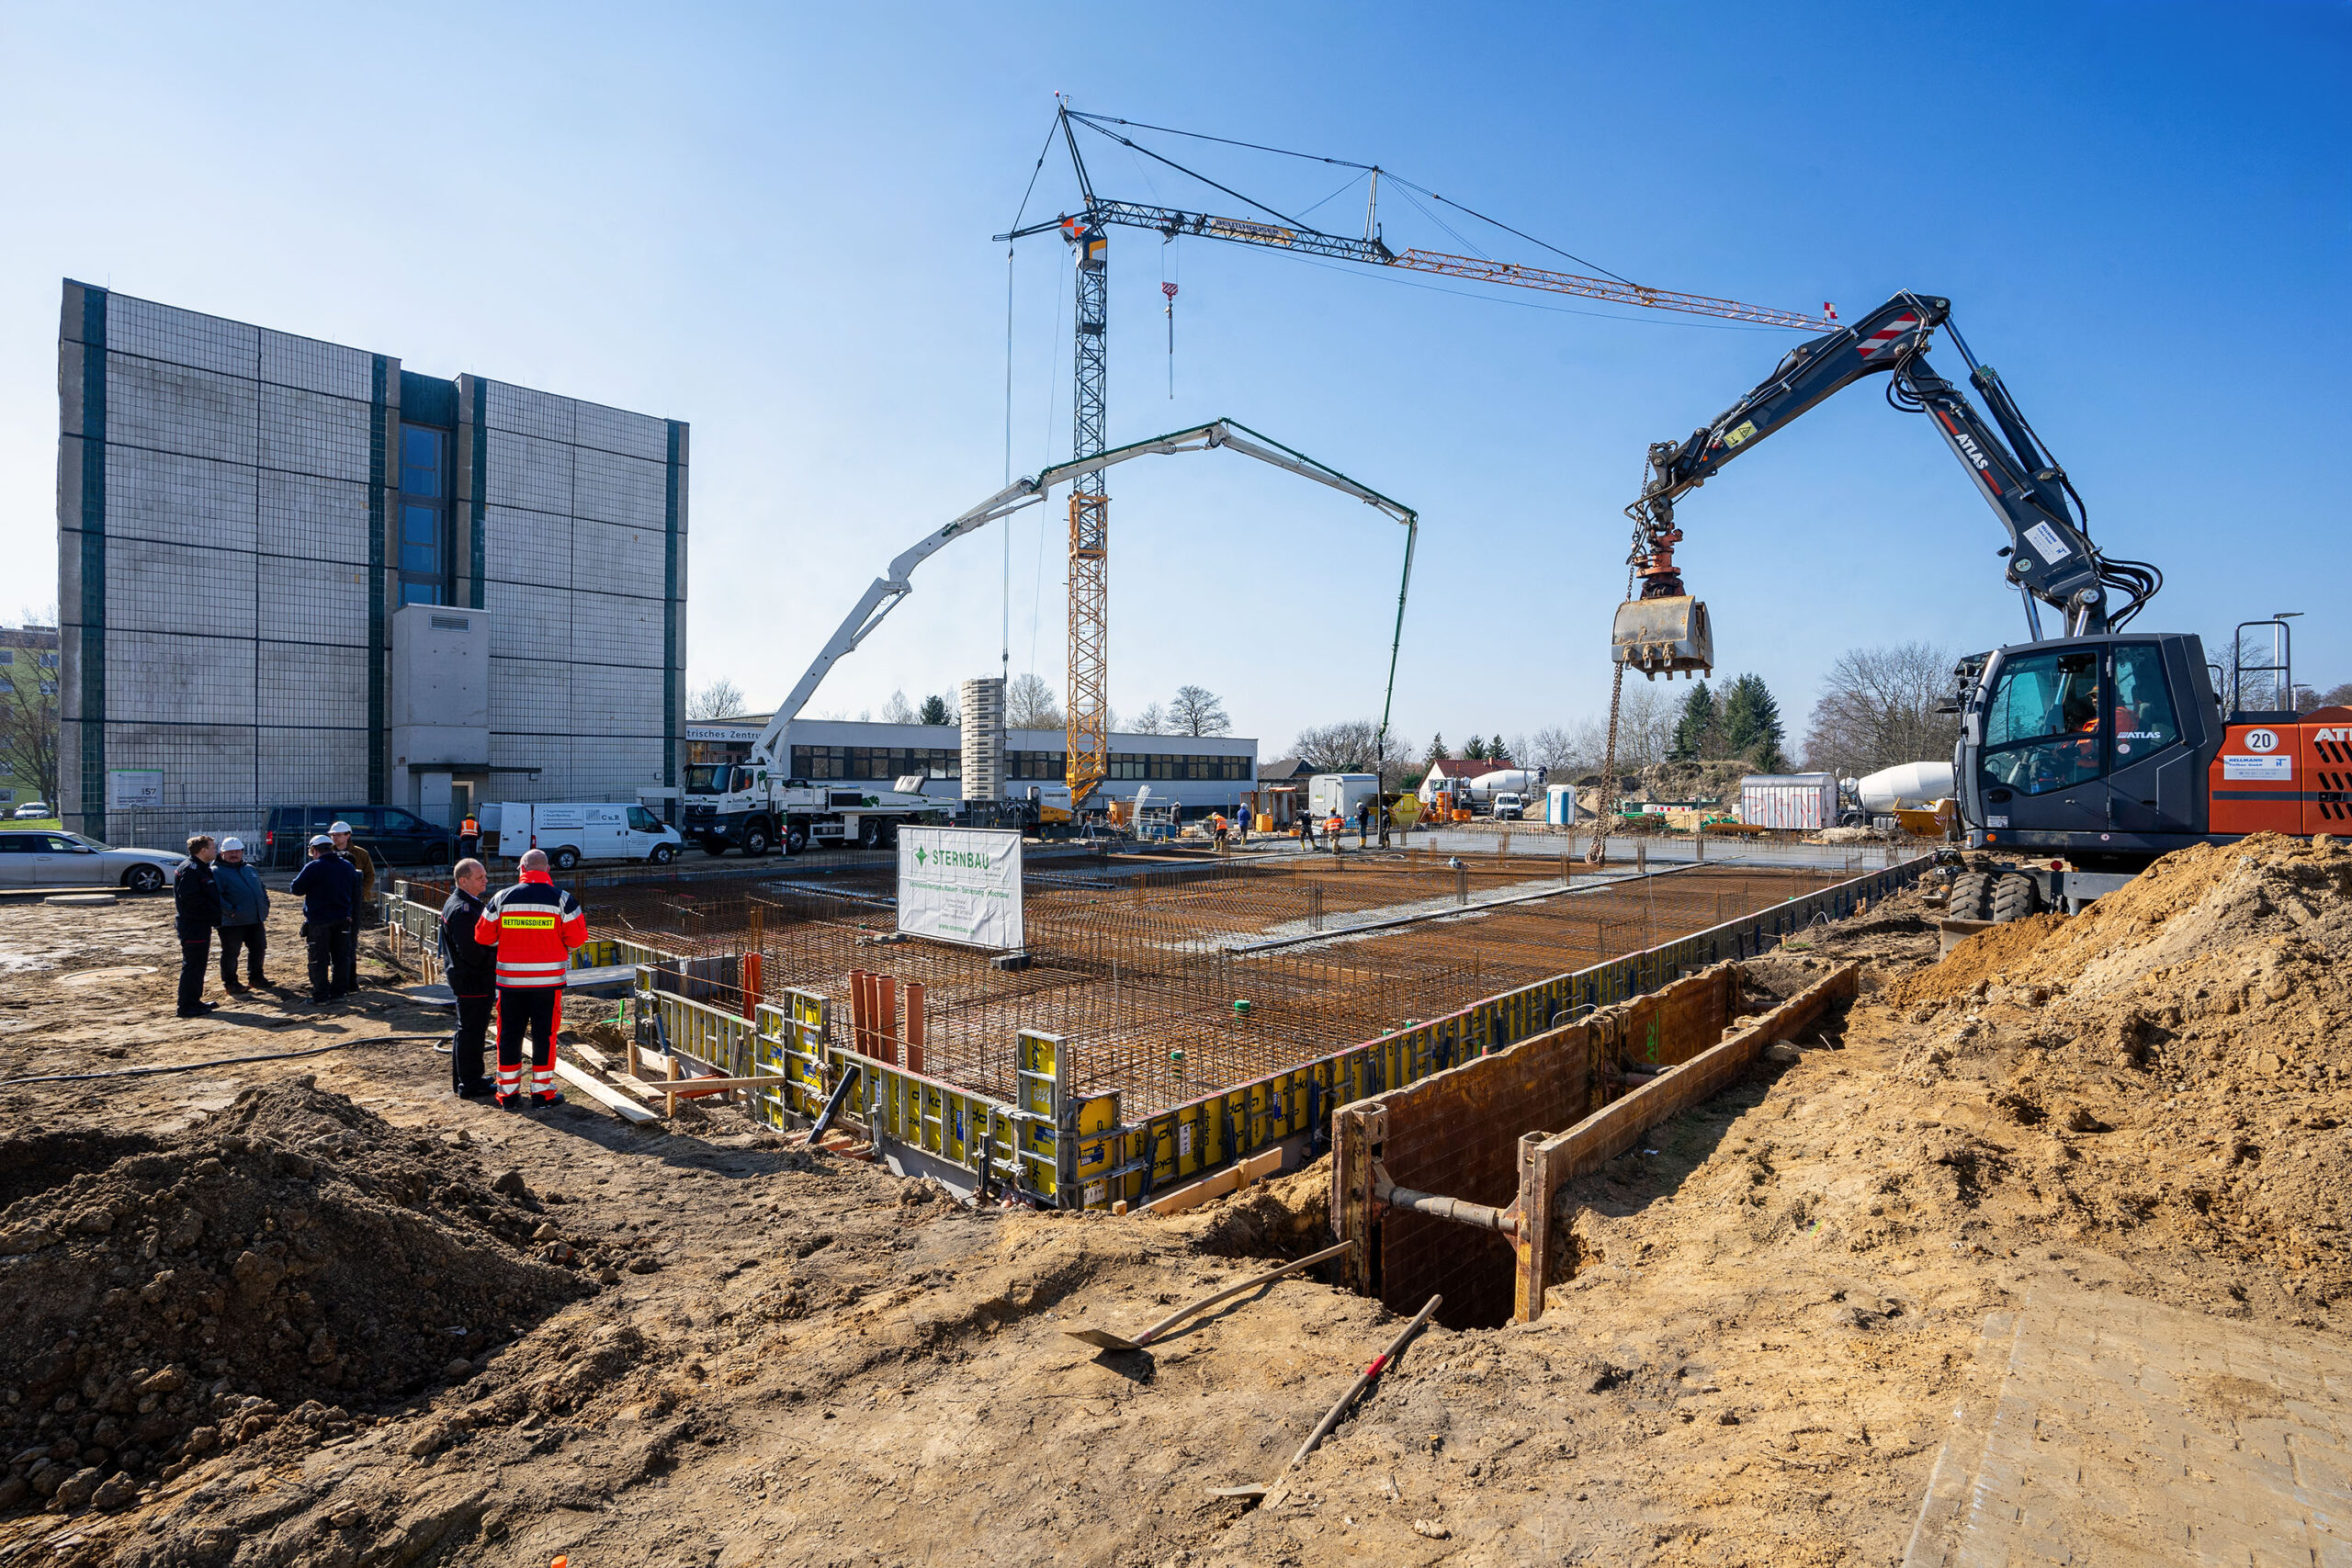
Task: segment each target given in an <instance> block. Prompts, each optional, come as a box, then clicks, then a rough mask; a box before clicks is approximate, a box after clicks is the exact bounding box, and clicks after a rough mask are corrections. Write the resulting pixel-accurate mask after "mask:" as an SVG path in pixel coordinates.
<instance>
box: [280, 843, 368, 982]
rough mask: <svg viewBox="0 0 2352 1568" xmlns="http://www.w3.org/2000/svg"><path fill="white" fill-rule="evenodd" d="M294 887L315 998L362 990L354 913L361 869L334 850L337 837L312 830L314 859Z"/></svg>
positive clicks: (298, 873) (299, 874)
mask: <svg viewBox="0 0 2352 1568" xmlns="http://www.w3.org/2000/svg"><path fill="white" fill-rule="evenodd" d="M292 890H293V891H294V892H295V893H297V894H299V895H300V896H301V899H302V942H303V945H304V946H305V947H307V948H309V949H310V957H311V1000H312V1001H314V1002H331V1001H333V1000H334V999H335V998H337V997H339V996H342V995H343V994H344V993H345V992H346V991H353V990H356V989H358V987H359V977H358V975H357V970H358V967H359V938H358V934H357V932H356V931H355V930H354V929H353V926H352V916H353V911H354V909H355V908H356V906H357V904H358V902H359V868H358V867H356V866H355V865H353V864H352V863H350V862H349V861H347V860H345V859H344V858H343V856H341V855H339V854H337V853H335V852H334V840H333V839H331V838H329V837H327V835H325V834H324V833H313V834H312V835H311V860H310V863H309V864H307V865H305V866H304V867H303V868H302V869H301V870H300V871H298V872H296V873H295V874H294V881H293V885H292Z"/></svg>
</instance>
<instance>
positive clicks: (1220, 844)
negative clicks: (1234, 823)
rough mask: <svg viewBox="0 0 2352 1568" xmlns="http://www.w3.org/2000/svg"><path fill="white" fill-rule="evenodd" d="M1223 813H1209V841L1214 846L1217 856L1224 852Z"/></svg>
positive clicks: (1224, 827) (1224, 830)
mask: <svg viewBox="0 0 2352 1568" xmlns="http://www.w3.org/2000/svg"><path fill="white" fill-rule="evenodd" d="M1225 835H1226V826H1225V813H1224V812H1222V811H1213V812H1211V813H1209V841H1210V842H1211V843H1213V844H1215V845H1216V851H1217V852H1218V853H1219V854H1223V853H1224V852H1225Z"/></svg>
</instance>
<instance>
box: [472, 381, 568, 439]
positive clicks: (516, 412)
mask: <svg viewBox="0 0 2352 1568" xmlns="http://www.w3.org/2000/svg"><path fill="white" fill-rule="evenodd" d="M482 403H483V408H482V417H483V419H484V420H485V421H486V422H487V423H488V424H489V425H490V428H491V429H492V430H496V431H507V432H511V433H513V434H518V435H526V436H537V438H538V439H540V440H542V441H556V442H561V443H563V444H564V445H566V446H570V445H571V443H572V441H573V440H574V439H575V437H576V434H577V432H576V429H575V426H574V423H573V419H572V400H571V399H570V398H564V397H558V396H557V395H556V394H555V393H553V392H537V391H533V390H532V389H530V388H528V387H517V386H515V385H514V384H513V383H512V382H508V381H492V380H490V379H488V378H484V380H483V383H482ZM496 445H497V443H495V442H493V443H492V446H493V447H494V446H496Z"/></svg>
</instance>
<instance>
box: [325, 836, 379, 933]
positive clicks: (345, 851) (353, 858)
mask: <svg viewBox="0 0 2352 1568" xmlns="http://www.w3.org/2000/svg"><path fill="white" fill-rule="evenodd" d="M327 833H328V835H329V837H330V839H331V840H332V841H333V842H334V852H335V853H337V854H339V855H341V856H342V857H343V858H344V859H345V860H347V861H349V862H350V863H352V864H354V865H356V866H357V867H358V868H359V895H358V898H357V901H356V903H355V904H354V905H353V906H352V910H351V918H352V920H353V922H354V927H355V929H356V927H358V926H372V925H374V924H375V923H376V859H375V857H374V856H373V855H370V854H369V853H368V852H367V851H366V850H364V849H362V848H360V847H359V846H358V845H357V844H355V843H353V842H352V841H351V824H350V823H348V822H337V823H335V824H334V826H333V827H330V828H329V829H327ZM355 940H356V939H355Z"/></svg>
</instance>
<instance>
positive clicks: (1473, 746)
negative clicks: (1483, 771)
mask: <svg viewBox="0 0 2352 1568" xmlns="http://www.w3.org/2000/svg"><path fill="white" fill-rule="evenodd" d="M1462 755H1463V756H1464V758H1465V759H1467V760H1468V761H1473V762H1483V761H1486V760H1487V738H1486V737H1485V736H1483V735H1473V736H1472V737H1470V744H1469V745H1467V746H1464V748H1462Z"/></svg>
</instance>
